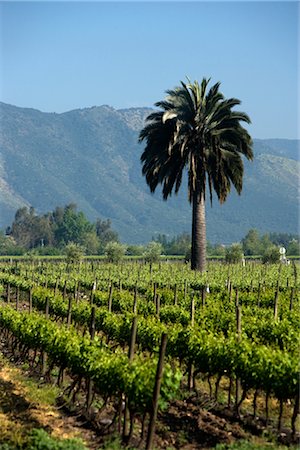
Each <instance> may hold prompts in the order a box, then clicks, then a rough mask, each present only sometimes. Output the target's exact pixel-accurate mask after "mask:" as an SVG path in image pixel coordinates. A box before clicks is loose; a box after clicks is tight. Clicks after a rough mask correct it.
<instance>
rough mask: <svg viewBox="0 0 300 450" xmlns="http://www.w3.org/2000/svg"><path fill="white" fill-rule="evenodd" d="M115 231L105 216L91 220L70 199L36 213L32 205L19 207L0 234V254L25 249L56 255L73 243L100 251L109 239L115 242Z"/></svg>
mask: <svg viewBox="0 0 300 450" xmlns="http://www.w3.org/2000/svg"><path fill="white" fill-rule="evenodd" d="M118 241H119V237H118V233H117V232H116V231H114V230H113V229H112V228H111V221H110V220H109V219H106V220H102V219H100V218H98V219H97V220H96V222H95V223H91V222H90V221H89V220H88V219H87V218H86V216H85V214H84V213H83V212H82V211H77V206H76V204H74V203H70V204H68V205H66V206H63V207H61V206H58V207H56V208H55V209H54V210H53V211H51V212H47V213H46V214H42V215H38V214H37V213H36V212H35V209H34V208H33V207H30V208H27V207H23V208H19V209H18V210H17V212H16V214H15V217H14V220H13V222H12V225H11V226H9V227H8V228H7V229H6V232H5V233H3V232H2V233H1V235H0V253H1V254H2V255H5V254H7V255H22V254H24V253H26V252H32V253H38V254H41V255H43V254H45V255H57V254H61V253H64V249H65V247H66V246H67V245H68V244H70V243H73V244H77V245H79V246H81V247H82V249H83V251H84V253H86V254H89V255H93V254H102V253H104V249H105V247H106V245H107V244H108V243H109V242H118Z"/></svg>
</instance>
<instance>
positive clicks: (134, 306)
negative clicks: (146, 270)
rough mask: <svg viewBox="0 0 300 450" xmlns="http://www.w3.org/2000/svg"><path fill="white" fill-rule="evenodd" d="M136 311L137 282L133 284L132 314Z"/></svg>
mask: <svg viewBox="0 0 300 450" xmlns="http://www.w3.org/2000/svg"><path fill="white" fill-rule="evenodd" d="M136 312H137V283H135V286H134V299H133V314H136Z"/></svg>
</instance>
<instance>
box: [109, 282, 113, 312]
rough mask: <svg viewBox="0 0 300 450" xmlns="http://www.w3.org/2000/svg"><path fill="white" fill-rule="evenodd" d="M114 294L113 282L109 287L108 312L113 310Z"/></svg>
mask: <svg viewBox="0 0 300 450" xmlns="http://www.w3.org/2000/svg"><path fill="white" fill-rule="evenodd" d="M112 295H113V283H112V282H111V284H110V288H109V297H108V312H111V308H112Z"/></svg>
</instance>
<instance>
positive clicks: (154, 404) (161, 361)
mask: <svg viewBox="0 0 300 450" xmlns="http://www.w3.org/2000/svg"><path fill="white" fill-rule="evenodd" d="M167 340H168V336H167V334H166V333H163V334H162V338H161V345H160V350H159V360H158V364H157V371H156V377H155V385H154V391H153V399H152V408H151V414H150V421H149V428H148V436H147V443H146V450H152V448H153V439H154V432H155V422H156V418H157V411H158V400H159V394H160V387H161V381H162V376H163V368H164V357H165V354H166V348H167Z"/></svg>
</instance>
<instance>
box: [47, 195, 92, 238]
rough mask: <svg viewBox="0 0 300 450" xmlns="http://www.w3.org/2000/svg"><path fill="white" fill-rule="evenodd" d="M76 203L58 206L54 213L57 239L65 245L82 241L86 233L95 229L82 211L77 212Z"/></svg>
mask: <svg viewBox="0 0 300 450" xmlns="http://www.w3.org/2000/svg"><path fill="white" fill-rule="evenodd" d="M76 209H77V207H76V205H75V204H73V203H71V204H69V205H67V206H65V207H64V208H63V210H62V209H61V208H56V210H55V211H54V213H53V218H54V227H55V231H54V234H55V241H56V244H57V245H60V246H63V245H66V244H68V243H69V242H75V243H78V244H79V243H81V242H82V241H83V240H84V237H85V235H86V233H90V232H92V231H93V230H94V226H93V224H91V223H90V222H89V221H88V220H87V218H86V217H85V215H84V213H83V212H82V211H80V212H77V211H76Z"/></svg>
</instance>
